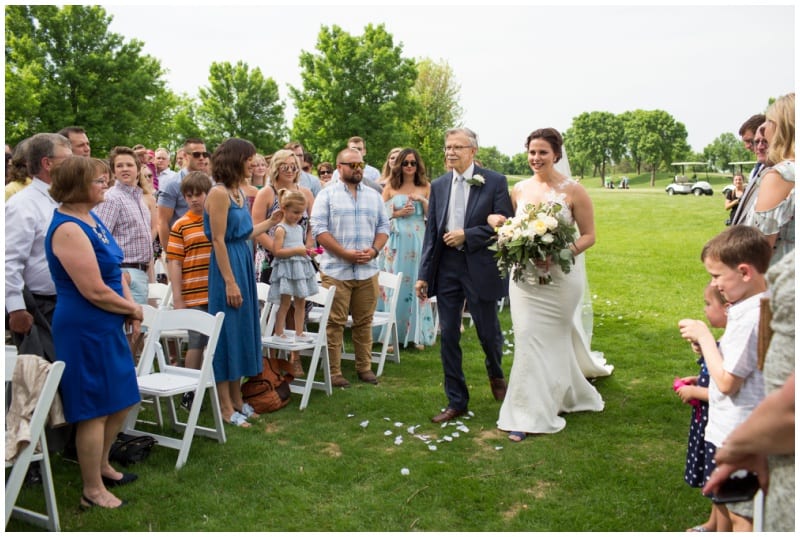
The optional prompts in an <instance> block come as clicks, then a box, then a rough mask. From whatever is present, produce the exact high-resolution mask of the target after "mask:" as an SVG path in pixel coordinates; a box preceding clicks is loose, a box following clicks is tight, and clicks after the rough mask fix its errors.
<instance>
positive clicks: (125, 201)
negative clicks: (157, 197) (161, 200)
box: [94, 181, 153, 265]
mask: <svg viewBox="0 0 800 537" xmlns="http://www.w3.org/2000/svg"><path fill="white" fill-rule="evenodd" d="M94 212H95V214H97V216H98V217H100V220H102V221H103V223H104V224H105V225H106V227H107V228H108V230H109V231H110V232H111V235H112V236H113V237H114V240H115V241H117V244H119V247H120V248H122V253H123V254H124V256H125V259H123V260H122V262H123V263H143V264H145V265H147V264H149V263H150V261H152V260H153V230H152V228H151V227H150V225H151V220H150V209H148V208H147V204H146V203H145V202H144V196H143V194H142V189H141V188H139V187H138V186H127V185H125V184H122V183H121V182H120V181H117V182H115V183H114V186H112V187H111V188H109V189H108V190H107V191H106V196H105V201H103V203H101V204H99V205H98V206H97V208H96V209H95V211H94Z"/></svg>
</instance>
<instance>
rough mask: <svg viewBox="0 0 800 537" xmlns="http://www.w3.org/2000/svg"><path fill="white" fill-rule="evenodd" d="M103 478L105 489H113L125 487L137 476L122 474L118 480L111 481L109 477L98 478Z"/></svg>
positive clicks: (137, 477)
mask: <svg viewBox="0 0 800 537" xmlns="http://www.w3.org/2000/svg"><path fill="white" fill-rule="evenodd" d="M100 477H102V478H103V485H105V486H106V488H107V489H110V488H114V487H121V486H122V485H127V484H128V483H133V482H134V481H136V480H137V479H139V476H138V475H136V474H126V473H124V472H123V473H122V477H120V478H119V479H111V478H110V477H106V476H104V475H103V476H100Z"/></svg>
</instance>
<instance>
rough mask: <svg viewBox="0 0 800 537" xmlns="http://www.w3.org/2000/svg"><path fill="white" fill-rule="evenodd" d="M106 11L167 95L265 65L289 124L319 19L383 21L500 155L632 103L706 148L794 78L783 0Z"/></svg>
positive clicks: (355, 29)
mask: <svg viewBox="0 0 800 537" xmlns="http://www.w3.org/2000/svg"><path fill="white" fill-rule="evenodd" d="M106 9H107V10H108V13H109V14H111V15H112V16H113V17H114V20H113V22H112V24H111V28H110V29H111V31H112V32H116V33H119V34H121V35H123V36H124V37H125V38H127V39H131V38H136V39H139V40H141V41H143V42H144V43H145V45H144V52H145V53H147V54H150V55H152V56H154V57H156V58H157V59H159V60H160V61H161V65H162V67H163V68H164V69H166V70H167V71H168V72H167V75H166V78H167V81H168V84H169V86H170V87H171V89H173V90H174V91H177V92H186V93H188V94H189V95H192V96H196V95H197V88H198V87H201V86H206V85H207V84H208V72H209V66H210V65H211V62H214V61H217V62H221V61H230V62H231V63H235V62H236V61H238V60H243V61H245V62H247V63H248V64H249V66H250V67H251V68H254V67H258V68H260V69H261V71H262V72H263V74H264V76H265V77H271V78H273V79H274V80H275V81H276V82H277V84H278V87H279V90H280V96H281V99H282V100H283V101H284V102H285V104H286V105H287V115H288V116H289V117H287V124H288V125H289V127H291V119H292V116H293V115H294V108H293V103H292V102H291V99H290V98H289V94H288V89H287V88H288V86H289V85H292V86H295V87H299V86H300V73H299V55H300V52H301V51H309V52H316V48H315V47H316V42H317V36H318V34H319V30H320V27H321V26H322V25H325V26H332V25H334V24H335V25H338V26H340V27H341V28H343V29H344V30H345V31H347V32H349V33H350V34H352V35H360V34H362V33H363V29H364V27H365V26H366V25H367V24H369V23H373V24H376V25H377V24H385V25H386V29H387V31H388V32H389V33H390V34H392V36H393V37H394V39H395V44H399V45H402V49H403V55H404V56H405V57H413V58H423V57H428V58H431V59H433V60H435V61H439V60H444V61H447V62H448V63H449V65H450V67H452V69H453V71H454V73H455V76H456V78H457V81H458V83H459V84H460V86H461V92H460V98H461V106H462V107H463V109H464V116H463V122H464V125H465V126H468V127H470V128H472V129H473V130H475V131H476V132H477V133H478V136H479V141H480V144H481V145H483V146H497V148H498V149H500V151H502V152H503V153H505V154H508V155H512V154H515V153H519V152H521V151H522V150H523V144H524V140H525V137H526V136H527V134H528V133H529V132H530V131H531V130H533V129H535V128H540V127H555V128H556V129H559V130H561V131H564V130H566V129H567V128H569V127H570V125H571V123H572V118H574V117H575V116H577V115H579V114H581V113H582V112H590V111H596V110H598V111H609V112H612V113H615V114H618V113H621V112H625V111H627V110H636V109H644V110H653V109H661V110H665V111H667V112H668V113H670V114H671V115H672V116H673V117H675V119H677V120H678V121H681V122H682V123H683V124H684V125H686V128H687V130H688V133H689V144H690V145H691V146H692V149H693V150H695V151H702V149H703V148H704V147H705V146H706V145H708V144H709V143H711V142H712V141H713V140H714V138H716V137H717V136H719V135H720V134H721V133H723V132H733V133H737V132H738V129H739V126H740V125H741V123H742V122H743V121H744V120H745V119H747V118H748V117H749V116H750V115H752V114H755V113H759V112H763V111H764V109H765V108H766V106H767V102H768V99H769V98H770V97H778V96H780V95H783V94H786V93H789V92H791V91H794V86H795V54H794V49H795V44H794V37H795V22H796V14H795V9H794V8H793V7H792V6H790V5H783V6H746V5H742V6H726V5H718V6H706V7H691V6H664V7H645V6H635V5H631V6H617V7H602V6H601V7H589V6H574V5H573V6H564V7H545V6H534V5H518V6H491V7H490V6H481V5H473V6H458V5H451V6H402V7H398V6H364V5H362V6H348V7H345V6H331V7H323V6H309V5H295V6H293V7H288V6H274V5H273V6H242V7H215V6H201V5H198V4H196V3H192V4H188V5H162V6H159V7H153V6H135V7H133V6H117V5H106ZM353 134H360V133H353ZM367 142H368V143H369V140H367ZM370 157H371V159H370V160H375V159H376V158H377V156H376V155H370Z"/></svg>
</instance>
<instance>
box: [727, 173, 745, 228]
mask: <svg viewBox="0 0 800 537" xmlns="http://www.w3.org/2000/svg"><path fill="white" fill-rule="evenodd" d="M743 194H744V176H743V175H742V174H741V173H737V174H735V175H734V176H733V188H732V189H730V190H728V192H727V194H725V210H726V211H730V217H729V218H728V221H727V222H726V224H728V225H730V223H731V221H732V220H733V214H734V213H735V212H736V207H737V206H738V205H739V200H741V199H742V195H743Z"/></svg>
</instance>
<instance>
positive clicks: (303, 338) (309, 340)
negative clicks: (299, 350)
mask: <svg viewBox="0 0 800 537" xmlns="http://www.w3.org/2000/svg"><path fill="white" fill-rule="evenodd" d="M294 340H295V341H296V342H297V343H312V342H313V341H314V338H313V337H311V336H309V335H308V334H303V335H302V336H295V337H294Z"/></svg>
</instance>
